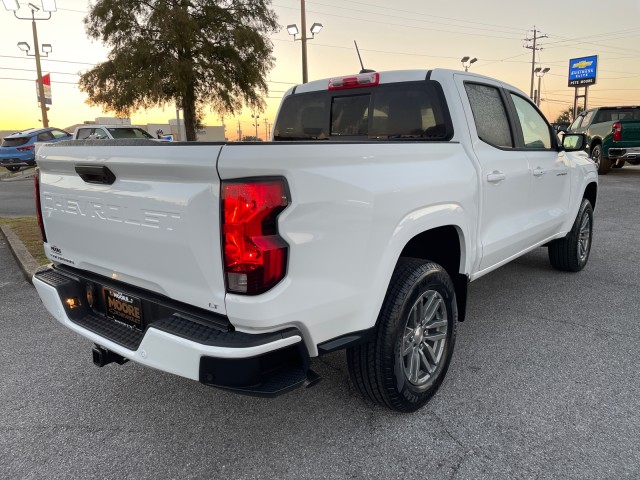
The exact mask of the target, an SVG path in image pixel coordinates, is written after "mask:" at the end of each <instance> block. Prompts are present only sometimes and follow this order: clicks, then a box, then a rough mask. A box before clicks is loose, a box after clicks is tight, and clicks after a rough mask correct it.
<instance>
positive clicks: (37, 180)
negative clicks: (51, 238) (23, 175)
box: [33, 168, 47, 243]
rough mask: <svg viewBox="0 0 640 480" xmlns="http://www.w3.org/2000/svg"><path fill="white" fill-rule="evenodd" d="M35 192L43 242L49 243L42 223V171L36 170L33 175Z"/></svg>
mask: <svg viewBox="0 0 640 480" xmlns="http://www.w3.org/2000/svg"><path fill="white" fill-rule="evenodd" d="M33 192H34V197H35V199H36V216H37V217H38V226H39V227H40V234H41V235H42V241H43V242H44V243H47V234H46V233H45V232H44V223H43V221H42V204H41V203H40V169H38V168H36V171H35V174H34V175H33Z"/></svg>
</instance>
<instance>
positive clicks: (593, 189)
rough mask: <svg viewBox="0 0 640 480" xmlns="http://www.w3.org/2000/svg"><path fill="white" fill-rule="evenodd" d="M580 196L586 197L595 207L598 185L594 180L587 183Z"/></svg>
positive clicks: (594, 207)
mask: <svg viewBox="0 0 640 480" xmlns="http://www.w3.org/2000/svg"><path fill="white" fill-rule="evenodd" d="M582 198H586V199H587V200H589V203H591V207H592V208H593V209H594V210H595V209H596V201H597V199H598V185H597V184H596V182H591V183H589V184H588V185H587V187H586V188H585V190H584V193H583V195H582Z"/></svg>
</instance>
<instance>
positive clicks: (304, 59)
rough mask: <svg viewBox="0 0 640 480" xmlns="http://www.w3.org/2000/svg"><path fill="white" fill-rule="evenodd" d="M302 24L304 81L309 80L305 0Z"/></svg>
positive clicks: (302, 5)
mask: <svg viewBox="0 0 640 480" xmlns="http://www.w3.org/2000/svg"><path fill="white" fill-rule="evenodd" d="M300 17H301V18H300V24H301V25H302V83H307V82H308V81H309V78H308V77H309V74H308V72H307V33H306V32H307V15H306V14H305V10H304V0H300Z"/></svg>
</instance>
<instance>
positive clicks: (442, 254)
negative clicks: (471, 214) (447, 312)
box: [398, 225, 469, 322]
mask: <svg viewBox="0 0 640 480" xmlns="http://www.w3.org/2000/svg"><path fill="white" fill-rule="evenodd" d="M400 258H420V259H422V260H429V261H432V262H435V263H438V264H439V265H441V266H442V268H444V269H445V270H446V272H447V273H448V274H449V277H451V281H452V282H453V286H454V288H455V291H456V303H457V307H458V321H460V322H462V321H464V319H465V316H466V305H467V288H468V284H469V277H468V276H467V275H466V274H464V273H460V272H464V270H465V263H466V243H465V237H464V234H463V232H462V230H461V229H460V228H459V227H457V226H455V225H444V226H440V227H435V228H431V229H429V230H426V231H424V232H421V233H419V234H417V235H415V236H414V237H413V238H411V239H410V240H409V241H408V242H407V244H406V245H405V247H404V248H403V249H402V252H401V253H400V257H399V258H398V261H400Z"/></svg>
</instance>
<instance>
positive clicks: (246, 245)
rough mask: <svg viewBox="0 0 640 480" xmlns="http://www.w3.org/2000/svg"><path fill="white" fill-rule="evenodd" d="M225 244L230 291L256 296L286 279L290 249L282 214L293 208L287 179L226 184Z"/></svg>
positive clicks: (223, 197)
mask: <svg viewBox="0 0 640 480" xmlns="http://www.w3.org/2000/svg"><path fill="white" fill-rule="evenodd" d="M221 198H222V245H223V249H224V270H225V275H226V280H227V291H229V292H233V293H243V294H247V295H255V294H258V293H262V292H265V291H267V290H269V289H270V288H271V287H273V286H274V285H275V284H277V283H278V282H279V281H280V280H282V279H283V278H284V276H285V274H286V271H287V256H288V251H289V246H288V245H287V243H286V242H285V241H284V240H283V239H282V238H281V237H280V236H279V235H278V223H277V219H278V215H279V214H280V212H282V210H284V209H285V208H286V207H287V206H288V205H289V194H288V188H287V183H286V180H285V179H284V178H275V179H273V178H270V179H259V180H252V179H248V180H231V181H223V182H222V192H221Z"/></svg>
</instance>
